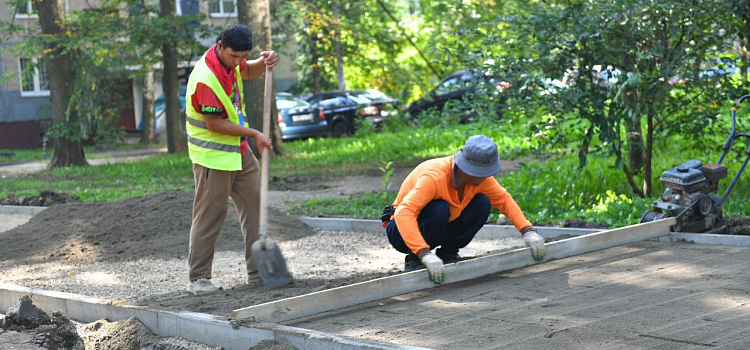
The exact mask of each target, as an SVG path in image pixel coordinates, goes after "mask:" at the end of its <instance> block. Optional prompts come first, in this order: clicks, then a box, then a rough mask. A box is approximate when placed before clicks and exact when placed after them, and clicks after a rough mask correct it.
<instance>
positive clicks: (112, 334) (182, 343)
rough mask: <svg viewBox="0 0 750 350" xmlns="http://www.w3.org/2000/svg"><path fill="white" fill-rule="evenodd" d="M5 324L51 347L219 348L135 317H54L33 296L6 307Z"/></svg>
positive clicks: (39, 345) (57, 314)
mask: <svg viewBox="0 0 750 350" xmlns="http://www.w3.org/2000/svg"><path fill="white" fill-rule="evenodd" d="M2 328H3V329H5V330H9V331H11V332H18V333H24V334H30V335H32V337H30V338H29V339H30V340H29V342H30V343H32V344H29V345H32V346H34V348H40V349H48V350H84V349H85V350H114V349H117V350H218V349H217V348H214V347H210V346H206V345H202V344H197V343H194V342H190V341H186V340H183V339H177V338H161V337H159V336H157V335H156V334H154V333H152V332H151V331H150V330H149V329H148V328H146V326H144V325H143V324H142V323H141V322H140V321H138V319H136V318H134V317H133V318H130V319H127V320H123V321H117V322H109V321H107V320H99V321H96V322H92V323H89V324H76V323H75V322H73V321H71V320H70V319H69V318H68V317H67V316H65V315H63V314H62V313H60V312H54V313H52V317H51V318H50V317H49V316H48V315H47V314H46V313H45V312H44V311H42V310H40V309H39V308H37V307H36V306H35V305H34V303H33V302H32V300H31V297H30V296H24V297H22V298H21V299H20V300H19V301H18V303H16V305H14V306H13V307H11V308H9V309H8V311H6V316H5V320H4V322H3V323H2ZM18 338H19V337H15V338H14V339H18ZM263 349H265V348H263ZM271 349H275V348H271Z"/></svg>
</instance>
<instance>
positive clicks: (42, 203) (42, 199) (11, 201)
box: [0, 191, 80, 207]
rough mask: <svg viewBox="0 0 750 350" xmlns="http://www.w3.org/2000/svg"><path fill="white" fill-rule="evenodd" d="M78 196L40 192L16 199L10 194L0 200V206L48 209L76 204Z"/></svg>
mask: <svg viewBox="0 0 750 350" xmlns="http://www.w3.org/2000/svg"><path fill="white" fill-rule="evenodd" d="M79 200H80V199H79V198H78V196H76V195H74V194H70V193H57V192H55V191H41V192H39V195H38V196H28V197H23V196H21V197H18V196H16V195H15V194H10V195H9V196H8V197H6V198H0V205H21V206H35V207H49V206H51V205H53V204H63V203H69V202H78V201H79Z"/></svg>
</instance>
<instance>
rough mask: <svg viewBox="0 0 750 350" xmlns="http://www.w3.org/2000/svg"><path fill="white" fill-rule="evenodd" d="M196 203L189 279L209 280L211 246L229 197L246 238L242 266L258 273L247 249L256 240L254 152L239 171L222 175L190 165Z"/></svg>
mask: <svg viewBox="0 0 750 350" xmlns="http://www.w3.org/2000/svg"><path fill="white" fill-rule="evenodd" d="M193 175H194V177H195V199H194V201H193V224H192V226H191V227H190V253H189V255H188V262H189V264H190V272H189V275H188V276H189V278H190V281H191V282H192V281H195V280H197V279H199V278H211V268H212V264H213V260H214V246H215V244H216V239H217V238H218V237H219V232H220V231H221V226H222V224H223V223H224V218H225V217H226V215H227V208H228V202H229V197H230V196H231V197H232V201H233V202H234V207H235V208H236V209H237V214H238V216H239V219H240V225H241V226H242V236H243V237H244V238H245V265H246V266H247V272H248V273H250V272H255V271H258V269H257V268H256V267H255V263H254V262H253V259H252V256H251V254H252V252H251V250H250V246H251V245H252V244H253V242H255V241H256V240H257V239H258V225H259V220H260V219H259V218H258V216H259V215H260V213H259V208H258V206H259V202H260V180H259V179H260V168H259V167H258V161H257V160H256V159H255V156H254V155H253V152H251V151H250V150H248V151H247V152H246V153H245V156H244V157H242V170H239V171H222V170H215V169H209V168H206V167H204V166H202V165H198V164H193Z"/></svg>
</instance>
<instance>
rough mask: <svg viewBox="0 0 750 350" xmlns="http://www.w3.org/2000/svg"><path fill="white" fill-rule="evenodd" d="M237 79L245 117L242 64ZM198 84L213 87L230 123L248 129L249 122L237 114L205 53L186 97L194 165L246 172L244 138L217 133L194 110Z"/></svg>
mask: <svg viewBox="0 0 750 350" xmlns="http://www.w3.org/2000/svg"><path fill="white" fill-rule="evenodd" d="M234 74H235V77H237V86H238V88H239V89H238V90H239V97H240V101H241V105H242V107H241V108H242V115H247V114H245V99H244V97H243V94H242V91H243V89H242V76H241V73H240V67H239V65H238V66H237V67H235V69H234ZM198 83H203V84H204V85H206V86H208V87H209V88H211V90H212V91H213V92H214V94H216V96H217V97H218V98H219V101H221V105H222V106H223V107H224V110H225V111H226V112H227V116H228V117H229V119H228V120H229V121H230V122H232V123H235V124H240V125H242V126H247V122H245V123H242V124H241V122H240V119H239V117H238V116H237V111H236V110H235V109H234V105H233V104H232V100H231V99H230V98H229V96H227V93H226V92H225V91H224V88H223V87H222V86H221V83H219V79H218V78H216V75H214V72H212V71H211V68H209V67H208V65H207V64H206V55H205V54H204V55H203V57H201V59H200V60H198V63H197V64H196V65H195V68H193V72H192V73H190V79H188V85H187V94H186V96H185V108H186V113H187V125H186V128H187V134H188V153H189V154H190V160H191V161H192V162H193V163H196V164H200V165H202V166H204V167H206V168H209V169H216V170H227V171H235V170H242V155H241V153H240V137H239V136H231V135H225V134H221V133H217V132H213V131H210V130H208V128H206V122H205V121H204V119H203V114H201V113H199V111H196V110H195V108H194V107H193V102H192V101H193V100H192V96H193V94H194V93H195V88H196V86H198Z"/></svg>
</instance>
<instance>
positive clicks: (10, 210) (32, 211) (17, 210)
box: [0, 205, 47, 215]
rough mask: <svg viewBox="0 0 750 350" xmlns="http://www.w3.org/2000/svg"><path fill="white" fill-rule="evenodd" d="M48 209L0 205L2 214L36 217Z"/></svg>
mask: <svg viewBox="0 0 750 350" xmlns="http://www.w3.org/2000/svg"><path fill="white" fill-rule="evenodd" d="M44 209H47V207H32V206H23V205H0V214H21V215H36V214H39V213H40V212H42V211H43V210H44Z"/></svg>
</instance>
